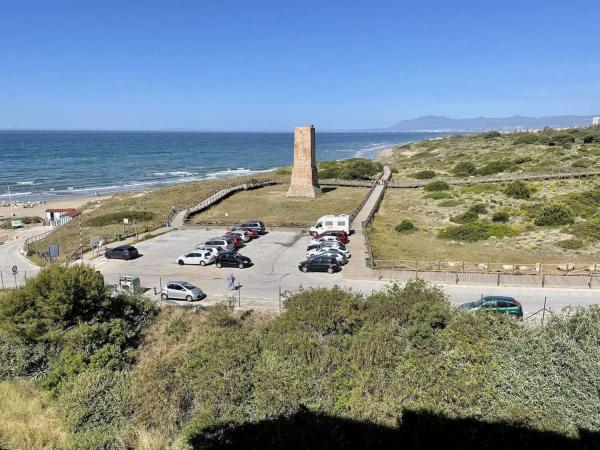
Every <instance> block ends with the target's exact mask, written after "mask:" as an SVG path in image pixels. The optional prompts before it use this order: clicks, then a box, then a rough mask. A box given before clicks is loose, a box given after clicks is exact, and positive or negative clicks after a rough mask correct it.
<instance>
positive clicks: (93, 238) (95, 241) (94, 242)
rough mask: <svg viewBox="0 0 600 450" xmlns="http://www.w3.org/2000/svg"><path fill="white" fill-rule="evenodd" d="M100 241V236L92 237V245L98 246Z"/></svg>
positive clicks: (93, 246)
mask: <svg viewBox="0 0 600 450" xmlns="http://www.w3.org/2000/svg"><path fill="white" fill-rule="evenodd" d="M99 242H100V236H92V237H91V238H90V247H92V248H96V247H97V246H98V243H99Z"/></svg>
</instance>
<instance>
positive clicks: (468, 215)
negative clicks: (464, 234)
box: [450, 210, 479, 223]
mask: <svg viewBox="0 0 600 450" xmlns="http://www.w3.org/2000/svg"><path fill="white" fill-rule="evenodd" d="M477 219H479V214H478V213H476V212H475V211H471V210H467V211H465V212H463V213H462V214H459V215H457V216H452V217H450V222H454V223H469V222H475V221H476V220H477Z"/></svg>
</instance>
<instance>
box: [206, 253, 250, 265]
mask: <svg viewBox="0 0 600 450" xmlns="http://www.w3.org/2000/svg"><path fill="white" fill-rule="evenodd" d="M251 263H252V260H251V259H250V258H248V257H247V256H242V255H240V254H239V253H236V252H225V253H221V254H220V255H219V256H217V259H216V261H215V265H216V266H217V267H239V268H240V269H243V268H244V267H248V266H249V265H250V264H251Z"/></svg>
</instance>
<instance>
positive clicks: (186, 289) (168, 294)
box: [160, 281, 206, 302]
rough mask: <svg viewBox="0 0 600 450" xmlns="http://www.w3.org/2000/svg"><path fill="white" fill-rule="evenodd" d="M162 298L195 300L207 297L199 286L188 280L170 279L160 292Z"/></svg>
mask: <svg viewBox="0 0 600 450" xmlns="http://www.w3.org/2000/svg"><path fill="white" fill-rule="evenodd" d="M160 298H161V299H162V300H168V299H173V300H185V301H188V302H193V301H194V300H202V299H203V298H206V294H205V293H204V292H203V291H202V289H200V288H199V287H197V286H194V285H193V284H192V283H188V282H187V281H169V282H168V283H167V284H165V285H164V287H163V289H162V292H161V294H160Z"/></svg>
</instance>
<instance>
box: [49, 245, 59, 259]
mask: <svg viewBox="0 0 600 450" xmlns="http://www.w3.org/2000/svg"><path fill="white" fill-rule="evenodd" d="M59 256H60V250H59V248H58V245H55V244H50V245H49V246H48V257H49V258H50V259H54V258H58V257H59Z"/></svg>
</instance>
